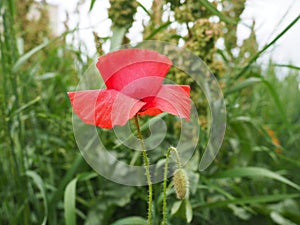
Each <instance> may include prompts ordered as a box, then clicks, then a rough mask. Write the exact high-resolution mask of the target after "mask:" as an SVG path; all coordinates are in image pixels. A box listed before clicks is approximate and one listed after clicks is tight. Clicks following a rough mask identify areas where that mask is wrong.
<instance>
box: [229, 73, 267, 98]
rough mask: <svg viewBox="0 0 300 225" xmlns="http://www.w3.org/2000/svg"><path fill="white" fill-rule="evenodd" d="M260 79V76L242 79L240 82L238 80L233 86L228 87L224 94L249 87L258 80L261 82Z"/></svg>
mask: <svg viewBox="0 0 300 225" xmlns="http://www.w3.org/2000/svg"><path fill="white" fill-rule="evenodd" d="M261 81H262V80H261V79H260V78H257V77H250V78H248V79H246V80H243V81H241V82H239V83H238V84H236V85H235V86H233V87H232V88H230V89H229V90H227V91H226V92H225V95H228V94H230V93H233V92H237V91H240V90H242V89H244V88H247V87H250V86H252V85H255V84H257V83H259V82H261Z"/></svg>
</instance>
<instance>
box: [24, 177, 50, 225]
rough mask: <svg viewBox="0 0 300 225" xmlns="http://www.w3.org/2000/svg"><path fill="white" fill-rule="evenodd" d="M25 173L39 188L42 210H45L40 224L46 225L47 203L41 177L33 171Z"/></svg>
mask: <svg viewBox="0 0 300 225" xmlns="http://www.w3.org/2000/svg"><path fill="white" fill-rule="evenodd" d="M26 175H27V176H28V177H30V178H32V180H33V182H34V183H35V185H36V186H37V188H38V189H39V191H40V193H41V196H42V198H43V203H44V210H45V213H44V218H43V222H42V225H46V222H47V217H48V204H47V196H46V190H45V185H44V182H43V180H42V178H41V177H40V176H39V175H38V174H37V173H36V172H34V171H27V172H26Z"/></svg>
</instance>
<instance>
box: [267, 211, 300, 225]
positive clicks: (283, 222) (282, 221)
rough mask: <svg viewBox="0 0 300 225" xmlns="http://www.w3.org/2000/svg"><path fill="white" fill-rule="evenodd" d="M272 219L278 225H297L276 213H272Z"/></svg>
mask: <svg viewBox="0 0 300 225" xmlns="http://www.w3.org/2000/svg"><path fill="white" fill-rule="evenodd" d="M270 217H271V219H272V220H273V221H274V222H275V223H276V224H279V225H297V224H295V223H293V222H292V221H290V220H288V219H286V218H284V217H283V216H282V215H280V214H279V213H277V212H275V211H273V212H271V214H270Z"/></svg>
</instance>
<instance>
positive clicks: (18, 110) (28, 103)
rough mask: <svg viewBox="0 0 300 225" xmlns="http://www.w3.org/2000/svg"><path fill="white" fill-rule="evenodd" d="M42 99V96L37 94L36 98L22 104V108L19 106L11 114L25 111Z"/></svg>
mask: <svg viewBox="0 0 300 225" xmlns="http://www.w3.org/2000/svg"><path fill="white" fill-rule="evenodd" d="M40 99H41V96H37V97H36V98H35V99H33V100H31V101H29V102H27V103H26V104H24V105H22V106H21V107H20V108H18V109H17V110H15V111H14V112H13V113H12V114H11V116H14V115H16V114H18V113H20V112H22V111H24V110H25V109H27V108H28V107H30V106H32V105H33V104H35V103H36V102H38V101H39V100H40Z"/></svg>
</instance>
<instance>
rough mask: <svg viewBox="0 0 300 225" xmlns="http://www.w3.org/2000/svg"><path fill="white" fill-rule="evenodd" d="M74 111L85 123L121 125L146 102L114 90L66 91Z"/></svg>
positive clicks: (107, 126)
mask: <svg viewBox="0 0 300 225" xmlns="http://www.w3.org/2000/svg"><path fill="white" fill-rule="evenodd" d="M68 95H69V97H70V100H71V104H72V107H73V110H74V112H75V113H76V114H77V115H78V117H79V118H80V119H81V120H82V121H83V122H85V123H87V124H92V125H96V126H99V127H101V128H107V129H111V128H112V127H113V126H116V125H118V126H123V125H125V124H126V122H127V121H128V120H130V119H131V118H132V117H134V116H135V115H136V114H137V112H138V111H139V110H140V109H141V108H142V107H143V106H144V105H145V104H146V103H144V102H141V101H139V100H137V99H133V98H130V97H128V96H126V95H124V94H122V93H120V92H118V91H115V90H107V89H105V90H88V91H78V92H68Z"/></svg>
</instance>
